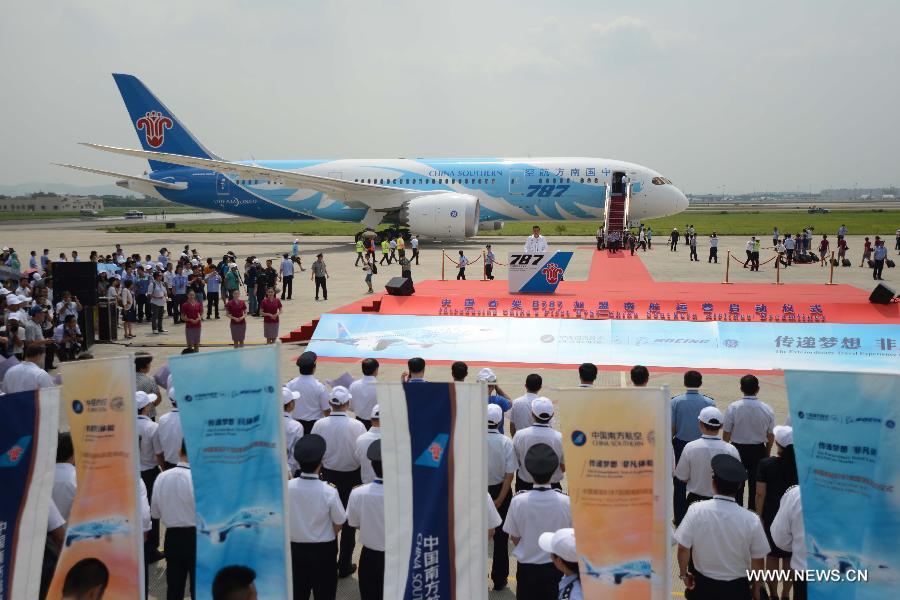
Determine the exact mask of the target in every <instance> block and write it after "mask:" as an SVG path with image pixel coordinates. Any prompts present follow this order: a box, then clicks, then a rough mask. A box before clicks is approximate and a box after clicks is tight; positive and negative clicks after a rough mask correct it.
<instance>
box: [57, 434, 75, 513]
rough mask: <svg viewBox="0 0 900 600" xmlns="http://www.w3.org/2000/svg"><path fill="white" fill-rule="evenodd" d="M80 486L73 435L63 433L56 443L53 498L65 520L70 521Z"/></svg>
mask: <svg viewBox="0 0 900 600" xmlns="http://www.w3.org/2000/svg"><path fill="white" fill-rule="evenodd" d="M77 489H78V484H77V481H76V478H75V447H74V446H73V445H72V434H71V433H69V432H68V431H61V432H60V433H59V435H58V436H57V442H56V466H55V467H54V470H53V492H52V494H51V498H53V503H54V504H55V505H56V508H58V509H59V514H61V515H62V517H63V519H65V520H66V521H68V520H69V514H71V512H72V502H73V501H74V500H75V491H76V490H77Z"/></svg>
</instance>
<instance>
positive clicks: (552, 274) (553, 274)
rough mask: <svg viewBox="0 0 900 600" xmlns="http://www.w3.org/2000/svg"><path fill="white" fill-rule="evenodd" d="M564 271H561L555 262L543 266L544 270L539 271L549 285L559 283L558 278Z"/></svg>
mask: <svg viewBox="0 0 900 600" xmlns="http://www.w3.org/2000/svg"><path fill="white" fill-rule="evenodd" d="M564 270H565V269H561V268H560V267H559V265H558V264H556V263H555V262H551V263H547V264H546V265H544V268H543V269H541V273H543V274H544V277H545V278H546V279H547V283H549V284H550V285H555V284H557V283H559V277H560V275H562V274H563V271H564Z"/></svg>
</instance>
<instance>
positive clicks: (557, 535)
mask: <svg viewBox="0 0 900 600" xmlns="http://www.w3.org/2000/svg"><path fill="white" fill-rule="evenodd" d="M538 546H540V548H541V550H543V551H544V552H548V553H549V554H550V558H551V559H553V566H554V567H556V568H557V569H558V570H559V571H560V572H561V573H562V575H563V577H562V579H560V581H559V596H558V598H559V600H584V595H583V594H582V591H581V577H580V576H579V570H578V552H577V551H576V549H575V530H574V529H572V528H571V527H563V528H562V529H557V530H556V531H547V532H544V533H542V534H541V537H539V538H538Z"/></svg>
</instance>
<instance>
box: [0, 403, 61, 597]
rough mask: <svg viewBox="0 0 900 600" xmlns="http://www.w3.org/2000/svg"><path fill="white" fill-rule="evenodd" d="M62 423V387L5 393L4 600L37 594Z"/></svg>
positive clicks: (0, 484) (1, 441)
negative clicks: (58, 429) (57, 442)
mask: <svg viewBox="0 0 900 600" xmlns="http://www.w3.org/2000/svg"><path fill="white" fill-rule="evenodd" d="M58 426H59V389H58V388H52V389H43V390H40V391H31V392H19V393H16V394H7V395H5V396H3V397H2V398H0V490H2V492H0V600H31V599H32V598H37V597H38V592H39V589H40V581H41V562H42V560H43V558H44V546H45V542H46V540H47V515H48V511H49V509H50V494H51V492H52V490H53V464H54V463H55V462H56V431H57V427H58Z"/></svg>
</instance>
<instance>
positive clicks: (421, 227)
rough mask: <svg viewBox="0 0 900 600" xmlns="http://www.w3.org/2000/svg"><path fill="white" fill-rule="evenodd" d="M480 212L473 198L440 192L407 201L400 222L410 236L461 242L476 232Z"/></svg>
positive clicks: (467, 195) (466, 195) (476, 201)
mask: <svg viewBox="0 0 900 600" xmlns="http://www.w3.org/2000/svg"><path fill="white" fill-rule="evenodd" d="M480 212H481V211H480V207H479V204H478V198H476V197H475V196H471V195H469V194H457V193H455V192H444V193H437V194H429V195H427V196H419V197H417V198H414V199H412V200H410V201H409V202H408V203H407V204H406V206H405V207H404V208H403V210H402V211H401V213H400V220H401V222H402V223H405V224H406V225H407V227H409V230H410V232H412V233H414V234H418V235H421V236H425V237H432V238H437V239H454V240H461V239H465V238H468V237H472V236H474V235H475V234H477V233H478V219H479V215H480Z"/></svg>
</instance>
